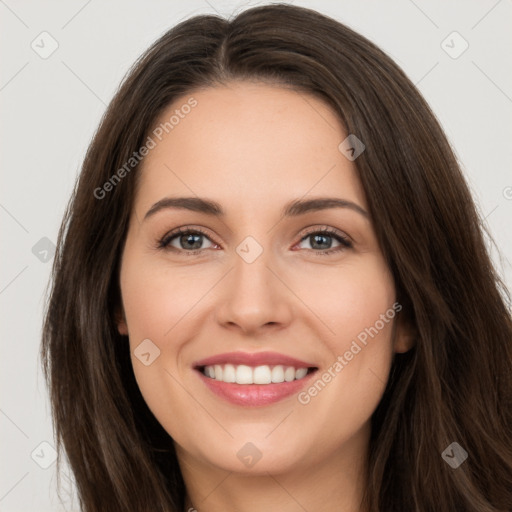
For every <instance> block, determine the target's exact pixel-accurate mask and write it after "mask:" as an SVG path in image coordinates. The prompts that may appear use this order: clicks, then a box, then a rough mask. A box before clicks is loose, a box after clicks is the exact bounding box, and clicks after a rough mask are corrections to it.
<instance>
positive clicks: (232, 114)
mask: <svg viewBox="0 0 512 512" xmlns="http://www.w3.org/2000/svg"><path fill="white" fill-rule="evenodd" d="M191 105H193V106H191ZM149 135H150V137H151V138H152V139H153V141H154V143H155V145H154V148H153V149H151V150H150V151H149V153H148V154H147V156H146V157H145V158H144V161H143V164H142V166H141V173H142V175H141V177H140V178H141V179H140V182H139V190H138V194H137V201H138V202H139V203H140V202H142V203H144V204H145V205H148V207H149V206H150V205H149V204H148V203H149V202H151V201H152V202H155V201H157V200H159V199H161V198H162V197H163V196H164V195H187V196H190V195H198V196H208V197H214V198H215V199H216V200H218V201H219V202H221V203H222V202H223V201H224V200H226V201H228V200H229V203H230V204H231V205H232V206H235V205H237V206H239V207H240V208H244V207H245V208H246V209H247V208H250V204H254V205H256V206H259V207H260V208H261V207H263V206H265V207H271V206H272V205H273V204H278V206H281V205H282V204H284V203H285V202H288V201H289V200H290V199H296V198H300V197H303V196H304V195H306V194H311V195H315V196H318V195H329V196H333V195H338V196H339V197H344V198H346V199H351V200H355V201H358V202H359V204H361V205H362V206H364V205H365V199H364V194H363V191H362V188H361V185H360V183H359V179H358V177H357V172H356V168H355V165H354V163H353V162H351V161H349V160H348V159H347V158H346V157H345V156H344V155H343V154H342V153H341V152H340V150H339V149H338V146H339V144H340V143H341V142H342V141H343V140H344V139H345V138H346V137H347V135H348V134H347V133H346V132H345V130H344V128H343V126H342V124H341V122H340V120H339V119H338V117H337V116H336V114H335V112H334V111H333V110H332V109H331V108H330V107H329V106H328V105H327V104H326V103H324V102H323V101H322V100H320V99H318V98H316V97H314V96H312V95H308V94H305V93H303V92H296V91H292V90H290V89H286V88H283V87H279V86H271V85H267V84H260V83H247V82H235V83H230V84H228V85H226V86H217V87H211V88H207V89H200V90H195V91H191V92H190V93H188V94H185V95H183V96H181V97H180V98H178V99H176V100H175V101H174V102H173V103H172V104H171V105H169V106H168V107H167V108H166V109H165V111H164V112H163V113H162V115H161V116H160V117H159V119H158V120H157V122H156V123H155V125H154V127H153V129H152V131H151V132H150V134H149ZM237 203H240V204H237ZM151 204H152V203H151Z"/></svg>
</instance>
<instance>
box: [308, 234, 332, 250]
mask: <svg viewBox="0 0 512 512" xmlns="http://www.w3.org/2000/svg"><path fill="white" fill-rule="evenodd" d="M327 238H330V237H328V236H325V235H313V239H314V243H313V244H312V246H313V248H315V245H316V243H317V239H323V240H324V242H325V240H326V239H327ZM327 245H328V247H316V248H317V249H329V248H330V245H331V244H329V243H328V244H327Z"/></svg>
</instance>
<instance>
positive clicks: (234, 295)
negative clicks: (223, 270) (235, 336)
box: [217, 236, 290, 330]
mask: <svg viewBox="0 0 512 512" xmlns="http://www.w3.org/2000/svg"><path fill="white" fill-rule="evenodd" d="M265 240H266V241H267V242H265V244H267V243H269V242H268V240H269V237H266V238H265ZM272 254H273V252H272V250H271V249H270V247H268V246H267V247H265V246H264V244H263V243H260V242H259V241H257V240H256V238H254V237H251V236H248V237H246V238H245V239H244V240H242V242H241V243H240V244H239V245H238V246H237V247H236V249H235V253H234V255H233V267H234V268H232V271H231V272H230V273H229V275H228V276H227V281H226V282H225V285H224V286H225V287H226V289H225V294H223V300H222V303H221V304H220V305H219V307H218V312H217V318H218V321H219V322H221V323H235V324H237V325H238V326H239V327H240V328H242V329H243V330H253V329H257V328H258V327H260V326H263V325H265V324H268V323H285V322H287V321H288V320H289V314H290V310H289V307H288V305H287V296H286V287H285V286H284V285H283V283H281V282H280V280H279V279H278V278H277V277H276V275H275V272H276V271H275V270H274V268H275V267H277V266H278V265H277V264H276V262H275V261H274V260H275V258H273V257H272ZM270 269H273V271H271V270H270ZM288 298H289V297H288Z"/></svg>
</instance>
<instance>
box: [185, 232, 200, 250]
mask: <svg viewBox="0 0 512 512" xmlns="http://www.w3.org/2000/svg"><path fill="white" fill-rule="evenodd" d="M200 236H201V235H194V234H190V235H183V236H182V237H181V239H182V241H183V240H185V245H186V244H187V243H189V240H190V239H193V238H196V245H195V246H194V247H188V248H189V249H200V248H201V241H200V240H199V241H198V239H200ZM191 243H192V244H194V242H191Z"/></svg>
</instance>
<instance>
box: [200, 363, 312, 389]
mask: <svg viewBox="0 0 512 512" xmlns="http://www.w3.org/2000/svg"><path fill="white" fill-rule="evenodd" d="M203 373H204V374H205V375H206V376H207V377H210V378H211V379H215V380H219V381H222V382H231V383H233V382H236V383H237V384H271V383H274V384H280V383H282V382H291V381H293V380H296V379H303V378H304V377H305V376H306V375H307V373H308V369H307V368H297V369H296V368H294V367H293V366H283V365H277V366H273V367H270V366H269V365H262V366H256V367H251V366H247V365H245V364H239V365H233V364H224V365H220V364H216V365H213V366H205V367H204V369H203Z"/></svg>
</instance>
